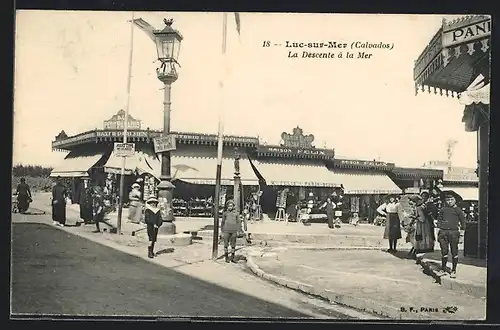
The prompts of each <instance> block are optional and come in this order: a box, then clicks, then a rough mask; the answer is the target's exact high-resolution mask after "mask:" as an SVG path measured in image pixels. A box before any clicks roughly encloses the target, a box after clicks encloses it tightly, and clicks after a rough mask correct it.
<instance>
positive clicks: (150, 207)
mask: <svg viewBox="0 0 500 330" xmlns="http://www.w3.org/2000/svg"><path fill="white" fill-rule="evenodd" d="M144 221H145V222H146V225H147V231H148V239H149V246H148V258H154V256H155V253H154V248H155V243H156V238H157V236H158V229H159V228H160V226H161V225H162V223H163V219H162V217H161V212H160V208H159V207H158V199H156V198H155V197H150V198H149V199H148V200H147V201H146V211H144Z"/></svg>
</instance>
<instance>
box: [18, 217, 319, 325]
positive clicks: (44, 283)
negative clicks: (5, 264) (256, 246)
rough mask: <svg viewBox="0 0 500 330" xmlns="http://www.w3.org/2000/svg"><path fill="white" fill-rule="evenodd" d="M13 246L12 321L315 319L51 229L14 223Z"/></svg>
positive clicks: (228, 268) (230, 268)
mask: <svg viewBox="0 0 500 330" xmlns="http://www.w3.org/2000/svg"><path fill="white" fill-rule="evenodd" d="M12 239H13V241H12V286H11V287H12V298H11V299H12V300H11V311H12V313H13V314H21V313H30V314H63V315H94V316H97V315H99V316H101V315H102V316H107V315H123V316H139V315H148V316H194V317H196V316H219V317H231V316H244V317H268V318H276V317H299V318H309V316H307V315H306V314H302V313H300V312H298V311H295V310H292V309H289V308H287V307H284V306H281V305H278V304H275V303H271V302H268V301H266V300H263V299H260V298H257V297H253V296H249V295H247V294H244V293H240V292H237V291H234V290H231V289H228V288H225V287H222V286H219V285H216V284H213V283H209V282H206V281H203V280H200V279H197V278H194V277H191V276H188V275H186V274H183V273H181V272H178V271H175V270H172V269H168V268H165V267H162V266H159V265H156V264H154V263H151V262H149V261H146V260H143V259H141V258H139V257H136V256H132V255H129V254H126V253H124V252H120V251H117V250H114V249H112V248H109V247H107V246H104V245H101V244H99V243H97V242H93V241H90V240H87V239H85V238H82V237H79V236H75V235H73V234H70V233H67V232H64V231H61V230H59V229H57V228H54V227H52V226H50V225H46V224H39V223H13V229H12ZM222 267H227V272H232V271H233V268H232V267H233V266H232V265H227V264H225V265H224V266H222ZM235 267H236V266H235ZM223 269H225V268H223ZM200 271H201V272H203V271H204V270H203V269H202V268H201V269H200ZM207 271H209V270H207ZM212 271H213V270H212ZM234 271H237V270H236V269H235V270H234ZM208 274H210V273H208ZM211 276H219V275H218V274H211Z"/></svg>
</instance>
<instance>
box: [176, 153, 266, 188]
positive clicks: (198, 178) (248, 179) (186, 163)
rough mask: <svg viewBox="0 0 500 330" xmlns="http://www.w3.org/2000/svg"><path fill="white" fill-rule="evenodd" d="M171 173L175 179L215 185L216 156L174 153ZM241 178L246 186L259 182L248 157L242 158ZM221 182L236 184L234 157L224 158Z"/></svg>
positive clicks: (225, 184)
mask: <svg viewBox="0 0 500 330" xmlns="http://www.w3.org/2000/svg"><path fill="white" fill-rule="evenodd" d="M170 166H171V174H172V179H173V180H181V181H184V182H187V183H192V184H207V185H215V174H216V170H217V158H216V157H196V156H194V155H193V156H189V155H175V154H174V155H172V158H171V165H170ZM240 178H241V183H242V184H243V185H244V186H256V185H258V184H259V181H258V179H257V176H256V175H255V172H254V171H253V170H252V167H251V166H250V162H249V160H248V159H247V158H244V157H242V158H241V159H240ZM221 184H222V185H224V186H230V185H233V184H234V158H223V159H222V172H221Z"/></svg>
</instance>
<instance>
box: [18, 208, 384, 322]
mask: <svg viewBox="0 0 500 330" xmlns="http://www.w3.org/2000/svg"><path fill="white" fill-rule="evenodd" d="M68 216H69V218H71V216H70V215H69V214H68ZM12 220H13V222H21V223H22V222H28V223H33V222H38V223H46V224H48V225H51V224H52V221H51V218H50V215H15V216H13V217H12ZM55 228H57V229H59V230H61V231H63V232H67V233H68V235H77V236H80V237H82V238H86V239H88V240H91V241H93V242H95V243H97V244H101V245H103V246H107V247H110V248H113V249H116V250H119V251H122V252H125V253H127V254H130V255H133V256H136V257H138V258H140V259H143V260H147V261H148V262H151V263H154V264H157V265H160V266H163V267H167V268H170V269H173V270H175V271H177V272H180V273H183V274H186V275H189V276H191V277H193V278H197V279H200V280H203V281H206V282H209V283H212V284H214V285H218V286H221V287H224V288H227V289H230V290H233V291H236V292H241V293H244V294H246V295H248V296H252V297H257V298H260V299H264V300H266V301H268V302H272V303H276V304H280V305H282V306H285V307H288V308H290V309H293V310H296V311H298V312H300V313H303V314H306V315H309V316H310V317H314V318H322V319H325V318H331V317H333V318H344V319H345V318H354V319H377V318H378V317H377V316H376V315H372V314H367V313H365V312H360V311H356V310H352V309H350V308H345V307H343V306H339V305H329V306H323V305H321V304H320V303H319V305H318V301H317V300H316V299H312V298H309V297H307V296H303V295H302V294H300V293H298V292H291V291H290V290H284V289H283V288H280V287H279V286H276V285H273V284H271V283H267V282H265V281H262V280H261V279H259V278H257V277H255V276H254V275H253V274H251V273H248V272H245V271H242V270H244V269H245V268H246V267H245V263H244V261H245V259H246V258H245V257H244V255H245V254H246V252H245V249H246V248H245V247H237V261H238V263H237V264H236V265H235V264H233V263H229V264H228V263H226V262H224V261H223V260H222V258H221V257H222V255H221V253H222V251H221V249H219V256H220V257H219V259H218V260H217V261H216V262H214V261H212V260H211V244H210V243H208V242H207V243H204V242H199V241H194V242H193V244H192V245H190V246H182V247H174V248H171V247H168V248H162V247H161V246H159V247H158V249H157V253H158V256H157V257H156V258H154V259H149V258H147V249H146V242H145V241H141V240H137V239H136V238H135V237H132V236H126V235H116V234H108V233H91V230H92V229H93V226H92V225H88V226H79V227H70V226H67V227H55ZM193 299H196V296H194V297H193Z"/></svg>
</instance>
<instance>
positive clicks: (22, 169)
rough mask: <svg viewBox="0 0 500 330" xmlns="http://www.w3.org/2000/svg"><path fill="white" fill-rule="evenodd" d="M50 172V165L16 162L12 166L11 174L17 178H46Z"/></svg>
mask: <svg viewBox="0 0 500 330" xmlns="http://www.w3.org/2000/svg"><path fill="white" fill-rule="evenodd" d="M50 172H52V168H51V167H43V166H40V165H21V164H18V165H16V166H14V167H12V175H13V176H15V177H19V178H20V177H33V178H38V177H40V178H47V177H48V176H49V175H50ZM26 180H28V179H26Z"/></svg>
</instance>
